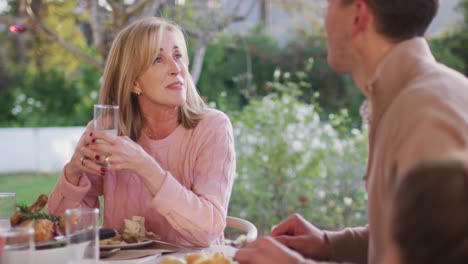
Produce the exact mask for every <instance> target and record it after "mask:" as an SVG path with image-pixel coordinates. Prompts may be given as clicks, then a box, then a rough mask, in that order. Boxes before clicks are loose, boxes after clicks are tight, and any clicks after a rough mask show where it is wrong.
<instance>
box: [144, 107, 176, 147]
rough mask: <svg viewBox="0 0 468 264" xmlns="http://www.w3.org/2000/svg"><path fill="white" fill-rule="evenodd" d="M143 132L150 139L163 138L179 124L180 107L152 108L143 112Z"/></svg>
mask: <svg viewBox="0 0 468 264" xmlns="http://www.w3.org/2000/svg"><path fill="white" fill-rule="evenodd" d="M143 114H144V123H143V127H142V130H143V133H145V134H146V136H148V137H149V138H150V139H155V140H158V139H163V138H166V137H167V136H169V135H170V134H171V133H172V132H174V130H175V129H176V128H177V127H178V126H179V108H178V107H174V108H164V109H152V110H151V111H150V112H143Z"/></svg>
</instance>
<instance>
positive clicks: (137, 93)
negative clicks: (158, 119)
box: [132, 90, 143, 96]
mask: <svg viewBox="0 0 468 264" xmlns="http://www.w3.org/2000/svg"><path fill="white" fill-rule="evenodd" d="M132 93H134V94H136V95H138V96H140V95H142V94H143V93H142V92H141V91H135V90H132Z"/></svg>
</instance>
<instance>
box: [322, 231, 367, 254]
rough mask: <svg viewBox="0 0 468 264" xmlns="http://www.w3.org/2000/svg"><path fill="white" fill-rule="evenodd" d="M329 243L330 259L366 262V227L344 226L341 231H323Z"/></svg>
mask: <svg viewBox="0 0 468 264" xmlns="http://www.w3.org/2000/svg"><path fill="white" fill-rule="evenodd" d="M325 238H326V239H327V240H328V243H329V245H330V258H331V259H330V260H331V261H342V262H343V261H344V262H355V263H366V262H367V250H368V230H367V228H365V227H364V228H362V227H357V228H346V229H344V230H341V231H325Z"/></svg>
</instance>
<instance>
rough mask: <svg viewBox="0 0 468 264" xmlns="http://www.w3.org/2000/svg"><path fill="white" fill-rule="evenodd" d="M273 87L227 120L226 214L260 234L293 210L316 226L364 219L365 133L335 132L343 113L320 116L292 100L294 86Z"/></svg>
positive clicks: (340, 128)
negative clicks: (230, 144) (232, 147)
mask: <svg viewBox="0 0 468 264" xmlns="http://www.w3.org/2000/svg"><path fill="white" fill-rule="evenodd" d="M272 85H273V86H279V87H278V88H279V89H275V90H280V91H281V92H279V93H274V94H271V95H269V96H266V97H264V98H262V99H257V100H252V101H251V103H250V104H249V105H248V106H247V107H245V108H244V109H243V110H242V112H240V113H238V114H237V115H235V117H234V118H233V122H234V124H233V125H234V133H235V140H236V152H237V177H236V180H235V184H234V189H233V194H232V196H231V202H230V209H229V210H230V212H229V214H230V215H234V216H240V217H242V218H246V219H248V220H250V221H252V222H253V223H254V224H255V225H256V226H257V228H258V229H259V232H260V233H261V234H267V233H269V231H270V229H271V227H272V226H273V225H276V224H278V223H279V222H280V221H281V220H282V219H284V218H286V217H287V216H289V215H290V214H291V213H294V212H298V213H300V214H302V215H303V216H304V217H306V219H308V220H310V221H312V222H313V223H314V224H316V225H317V226H320V227H322V228H329V229H336V228H341V227H344V226H350V225H360V224H363V223H365V222H366V195H365V189H364V187H365V184H364V181H363V176H364V174H365V168H366V158H367V134H366V133H365V132H362V131H361V130H359V129H353V130H351V131H349V132H347V133H343V132H342V131H346V130H345V129H344V127H343V125H342V123H343V122H342V121H343V120H346V118H348V117H347V111H342V112H340V113H338V114H336V115H330V118H329V120H328V121H326V122H325V121H322V120H321V119H320V117H319V116H320V115H319V113H320V110H318V107H316V106H314V105H308V104H304V103H301V102H300V101H299V100H298V99H297V97H298V94H297V93H295V92H294V91H297V89H296V88H297V84H291V83H287V82H286V83H279V82H277V83H273V84H272ZM288 88H290V91H291V92H287V90H288Z"/></svg>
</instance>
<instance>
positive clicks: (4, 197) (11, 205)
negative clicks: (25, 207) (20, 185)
mask: <svg viewBox="0 0 468 264" xmlns="http://www.w3.org/2000/svg"><path fill="white" fill-rule="evenodd" d="M15 211H16V194H15V193H0V228H9V227H10V217H11V216H12V215H13V214H14V213H15Z"/></svg>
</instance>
